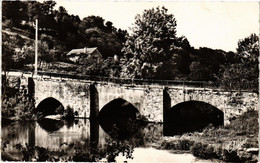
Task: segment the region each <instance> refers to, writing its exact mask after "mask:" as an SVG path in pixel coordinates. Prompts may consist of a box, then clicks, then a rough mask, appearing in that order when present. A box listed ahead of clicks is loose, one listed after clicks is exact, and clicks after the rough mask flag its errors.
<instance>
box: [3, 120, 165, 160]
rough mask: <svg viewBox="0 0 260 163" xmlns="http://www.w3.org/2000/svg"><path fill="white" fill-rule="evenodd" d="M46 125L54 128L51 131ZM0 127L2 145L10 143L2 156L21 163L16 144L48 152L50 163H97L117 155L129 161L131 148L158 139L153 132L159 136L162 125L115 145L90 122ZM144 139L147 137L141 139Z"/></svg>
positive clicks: (34, 123) (40, 123) (25, 124)
mask: <svg viewBox="0 0 260 163" xmlns="http://www.w3.org/2000/svg"><path fill="white" fill-rule="evenodd" d="M45 122H46V123H45ZM55 123H56V124H55ZM49 125H53V126H55V127H52V128H51V129H50V128H49ZM2 126H3V127H2V133H1V134H2V140H3V141H2V143H4V142H6V141H9V144H7V148H5V152H6V153H9V154H12V155H13V156H15V157H17V158H20V160H21V159H22V158H23V155H22V153H21V151H19V150H17V149H16V148H15V147H14V146H15V145H16V144H21V145H22V146H23V147H26V144H27V145H29V146H38V147H43V148H45V149H48V156H51V157H50V158H49V159H50V160H49V161H55V160H56V161H57V159H58V161H98V160H100V159H102V158H105V159H106V160H110V161H112V160H115V157H116V156H117V155H118V154H119V153H125V155H126V156H127V157H129V158H130V157H131V153H132V152H133V149H134V147H138V146H142V147H144V146H146V145H147V144H146V141H147V140H148V139H155V137H154V136H152V135H154V134H157V135H158V133H154V131H155V130H158V131H159V132H161V133H162V125H159V126H156V125H154V126H152V125H150V126H149V125H148V126H149V128H140V129H138V130H137V132H136V134H135V135H134V136H133V137H132V138H130V139H128V140H123V141H118V140H115V139H112V138H111V137H110V136H109V135H107V133H106V132H104V131H103V129H102V128H101V127H100V126H99V124H98V122H97V120H89V119H85V120H83V119H79V120H78V121H74V122H73V123H72V124H70V123H68V122H66V121H63V122H59V121H51V122H50V121H49V122H48V121H41V122H24V123H22V122H13V123H10V124H5V125H2ZM46 126H47V127H46ZM143 135H146V136H148V137H147V138H144V136H143ZM157 139H159V138H157ZM63 158H66V159H67V160H66V159H63ZM68 159H70V160H68Z"/></svg>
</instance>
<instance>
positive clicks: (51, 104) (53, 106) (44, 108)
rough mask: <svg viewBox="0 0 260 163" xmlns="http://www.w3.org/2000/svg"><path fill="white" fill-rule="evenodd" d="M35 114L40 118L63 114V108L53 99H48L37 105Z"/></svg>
mask: <svg viewBox="0 0 260 163" xmlns="http://www.w3.org/2000/svg"><path fill="white" fill-rule="evenodd" d="M36 112H37V115H38V117H40V118H43V117H45V116H48V115H57V114H63V113H64V106H63V105H62V104H61V103H60V102H59V101H58V100H56V99H55V98H52V97H49V98H46V99H44V100H43V101H41V102H40V103H39V105H38V106H37V108H36Z"/></svg>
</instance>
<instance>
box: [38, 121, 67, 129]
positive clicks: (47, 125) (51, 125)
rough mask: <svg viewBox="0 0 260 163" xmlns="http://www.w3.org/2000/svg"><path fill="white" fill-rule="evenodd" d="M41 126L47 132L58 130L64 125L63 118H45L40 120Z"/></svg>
mask: <svg viewBox="0 0 260 163" xmlns="http://www.w3.org/2000/svg"><path fill="white" fill-rule="evenodd" d="M38 124H39V126H40V127H41V128H42V129H44V130H45V131H47V132H54V131H58V130H59V129H60V128H61V127H63V126H64V122H63V121H62V120H55V119H46V118H43V119H41V120H39V121H38Z"/></svg>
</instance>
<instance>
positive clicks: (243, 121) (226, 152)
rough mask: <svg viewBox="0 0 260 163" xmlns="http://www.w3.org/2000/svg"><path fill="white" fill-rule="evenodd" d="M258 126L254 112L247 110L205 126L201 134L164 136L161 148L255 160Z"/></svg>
mask: <svg viewBox="0 0 260 163" xmlns="http://www.w3.org/2000/svg"><path fill="white" fill-rule="evenodd" d="M258 129H259V125H258V111H254V110H249V111H247V112H245V113H244V114H243V115H241V116H240V117H238V118H236V119H233V120H231V123H230V124H229V125H226V126H223V127H219V128H213V127H211V126H208V127H207V128H205V129H204V130H203V132H201V133H198V132H195V133H187V134H184V135H182V136H181V137H171V138H168V137H165V138H164V140H163V141H162V143H161V148H162V149H171V150H184V151H189V152H191V153H192V154H193V155H194V156H196V157H199V158H204V159H214V158H215V159H220V160H223V161H228V162H257V160H258V158H257V153H258V151H257V150H256V148H258Z"/></svg>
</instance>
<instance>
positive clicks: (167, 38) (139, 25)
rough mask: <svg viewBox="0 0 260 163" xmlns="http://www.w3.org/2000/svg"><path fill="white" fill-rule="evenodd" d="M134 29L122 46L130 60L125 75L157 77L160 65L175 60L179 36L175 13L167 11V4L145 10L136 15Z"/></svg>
mask: <svg viewBox="0 0 260 163" xmlns="http://www.w3.org/2000/svg"><path fill="white" fill-rule="evenodd" d="M132 31H133V34H132V35H130V36H128V37H127V41H126V43H125V44H124V47H123V49H122V51H123V53H124V54H125V59H126V61H127V64H126V65H125V66H124V68H123V72H122V74H123V75H126V76H127V77H135V78H136V77H137V78H138V77H139V78H156V74H158V70H160V67H162V66H163V65H164V63H165V62H166V61H169V60H172V54H173V51H174V48H175V45H174V42H175V39H176V20H175V18H174V16H173V15H172V14H167V9H166V8H164V7H162V8H160V7H157V8H155V9H154V8H152V9H150V10H144V12H143V14H142V15H137V16H136V17H135V24H134V27H133V28H132ZM168 77H170V76H168ZM170 78H172V77H170Z"/></svg>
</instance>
